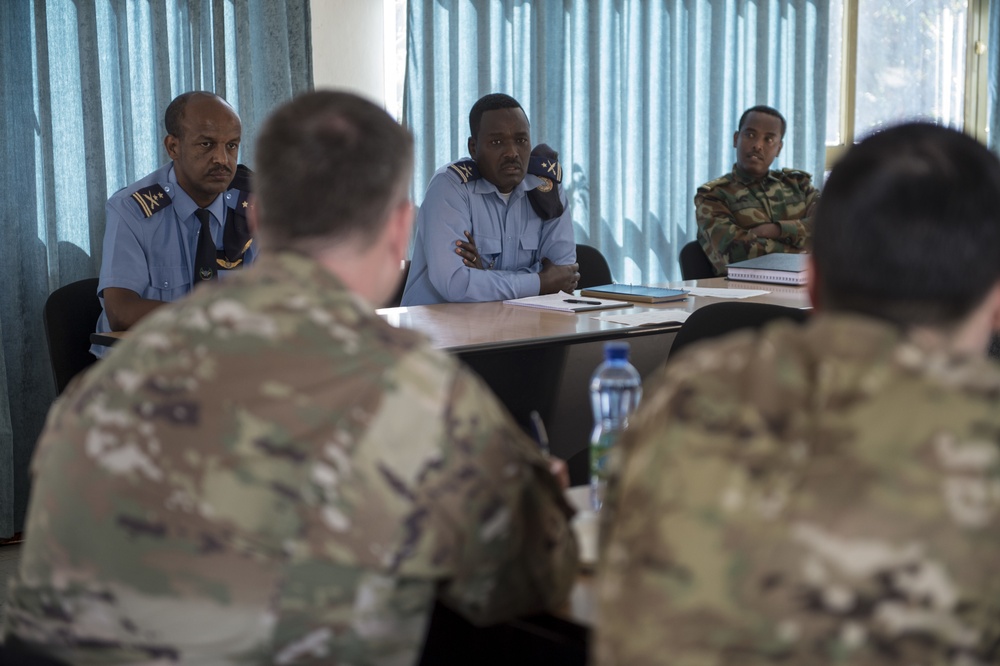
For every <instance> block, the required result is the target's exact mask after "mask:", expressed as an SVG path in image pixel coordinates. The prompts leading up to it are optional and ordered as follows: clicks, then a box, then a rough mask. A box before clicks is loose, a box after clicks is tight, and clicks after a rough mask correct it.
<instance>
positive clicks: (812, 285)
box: [806, 254, 823, 313]
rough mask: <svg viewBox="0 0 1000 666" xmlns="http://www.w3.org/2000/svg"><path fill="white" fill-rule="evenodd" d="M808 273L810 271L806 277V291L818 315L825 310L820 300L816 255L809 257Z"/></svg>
mask: <svg viewBox="0 0 1000 666" xmlns="http://www.w3.org/2000/svg"><path fill="white" fill-rule="evenodd" d="M806 271H808V273H807V276H806V291H808V292H809V300H810V301H811V302H812V306H813V313H816V312H819V311H821V310H822V309H823V303H822V301H821V299H820V291H821V290H820V284H819V274H818V273H817V272H816V257H815V256H814V255H811V254H810V255H809V261H808V262H807V263H806Z"/></svg>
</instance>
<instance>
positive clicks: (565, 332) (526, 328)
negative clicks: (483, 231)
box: [377, 278, 809, 355]
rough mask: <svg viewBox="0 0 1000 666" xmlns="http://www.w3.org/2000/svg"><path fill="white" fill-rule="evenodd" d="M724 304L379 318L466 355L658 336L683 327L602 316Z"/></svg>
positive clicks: (386, 313) (451, 310)
mask: <svg viewBox="0 0 1000 666" xmlns="http://www.w3.org/2000/svg"><path fill="white" fill-rule="evenodd" d="M659 286H667V287H672V288H675V289H685V288H691V287H705V288H711V289H723V290H747V289H753V290H765V291H769V292H770V293H769V294H767V295H764V296H755V297H753V298H752V299H750V300H751V301H752V302H755V303H770V304H774V305H782V306H786V307H793V308H805V307H809V299H808V296H807V294H806V289H805V287H795V286H789V285H771V284H762V283H753V282H736V281H730V280H727V279H726V278H711V279H704V280H689V281H686V282H671V283H666V284H664V285H659ZM720 300H727V299H725V298H716V297H706V296H689V297H688V298H687V299H686V300H684V301H675V302H669V303H660V304H645V303H635V304H633V306H632V307H629V308H614V309H606V310H591V311H587V312H580V313H575V314H574V313H565V312H559V311H555V310H544V309H540V308H528V307H517V306H512V305H505V304H504V303H503V301H492V302H487V303H441V304H438V305H419V306H411V307H397V308H383V309H380V310H377V313H378V315H379V316H380V317H382V319H384V320H385V321H386V322H388V323H389V324H391V325H393V326H395V327H397V328H409V329H414V330H417V331H420V332H421V333H423V334H424V335H426V336H427V337H429V338H430V340H431V343H432V344H433V345H434V346H435V347H437V348H438V349H444V350H447V351H449V352H452V353H455V354H460V355H462V354H472V353H477V352H491V351H503V350H511V349H517V350H524V349H532V348H536V347H546V346H550V345H553V344H562V343H580V342H588V341H591V342H592V341H603V340H613V339H620V338H626V339H627V338H632V337H635V336H647V335H658V334H662V333H664V332H671V331H676V330H677V329H678V328H680V324H679V323H677V322H665V323H660V324H653V325H642V326H629V325H624V324H617V323H611V322H608V321H606V320H603V319H599V318H598V317H600V316H602V315H607V314H614V313H628V314H633V313H635V314H638V313H640V312H648V311H655V310H664V309H672V310H673V309H680V310H684V311H686V312H694V311H695V310H697V309H698V308H700V307H703V306H705V305H707V304H709V303H712V302H719V301H720Z"/></svg>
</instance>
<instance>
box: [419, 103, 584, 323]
mask: <svg viewBox="0 0 1000 666" xmlns="http://www.w3.org/2000/svg"><path fill="white" fill-rule="evenodd" d="M469 131H470V133H471V135H470V136H469V155H470V156H471V158H470V159H465V160H459V161H458V162H453V163H452V164H448V165H445V166H444V167H442V168H441V169H439V170H438V171H437V173H435V174H434V177H433V178H432V179H431V182H430V185H428V186H427V194H426V195H425V197H424V202H423V204H422V205H421V206H420V212H419V213H418V215H417V234H416V238H415V239H414V243H413V261H412V263H411V264H410V272H409V275H408V277H407V280H406V289H405V291H404V292H403V300H402V304H403V305H428V304H432V303H468V302H478V301H501V300H505V299H508V298H522V297H525V296H537V295H539V294H551V293H555V292H558V291H573V290H574V289H576V285H577V282H578V281H579V279H580V272H579V265H578V264H577V263H576V241H575V240H574V238H573V220H572V219H571V218H570V213H569V210H568V209H567V207H566V195H565V194H564V193H563V189H562V185H560V183H561V181H562V167H561V166H560V165H559V161H558V155H557V154H556V153H555V151H553V150H552V149H551V148H549V147H548V146H546V145H545V144H540V145H539V146H536V148H535V150H532V149H531V128H530V126H529V124H528V117H527V115H525V113H524V109H522V108H521V105H520V104H519V103H518V102H517V100H515V99H514V98H513V97H510V96H509V95H503V94H500V93H493V94H490V95H485V96H483V97H482V98H480V99H479V100H478V101H477V102H476V103H475V104H474V105H473V107H472V110H471V111H470V112H469Z"/></svg>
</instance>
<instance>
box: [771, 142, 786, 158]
mask: <svg viewBox="0 0 1000 666" xmlns="http://www.w3.org/2000/svg"><path fill="white" fill-rule="evenodd" d="M784 147H785V142H784V141H781V140H779V141H778V149H777V150H776V151H774V156H775V157H777V156H778V155H780V154H781V149H782V148H784Z"/></svg>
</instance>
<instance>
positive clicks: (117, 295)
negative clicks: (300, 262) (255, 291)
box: [91, 91, 256, 356]
mask: <svg viewBox="0 0 1000 666" xmlns="http://www.w3.org/2000/svg"><path fill="white" fill-rule="evenodd" d="M164 124H165V126H166V131H167V136H166V138H165V139H164V146H166V149H167V154H168V155H170V157H171V162H169V163H168V164H165V165H164V166H162V167H160V168H159V169H157V170H156V171H154V172H153V173H151V174H149V175H148V176H146V177H145V178H142V179H141V180H139V181H137V182H135V183H133V184H131V185H129V186H128V187H125V188H123V189H121V190H119V191H118V192H116V193H115V194H114V195H112V196H111V198H110V199H108V203H107V216H108V220H107V227H106V229H105V233H104V258H103V261H102V264H101V278H100V284H99V285H98V288H97V290H98V291H97V293H98V296H100V297H101V303H102V304H103V306H104V311H103V312H102V313H101V316H100V319H99V320H98V322H97V331H98V332H105V331H124V330H127V329H128V328H129V327H131V326H132V325H133V324H135V322H137V321H138V320H139V319H141V318H142V317H143V316H145V315H146V314H147V313H149V312H150V311H152V310H154V309H155V308H157V307H159V306H160V305H162V304H163V303H168V302H170V301H175V300H177V299H178V298H180V297H182V296H184V295H185V294H187V293H188V292H190V291H191V289H192V288H193V286H194V284H195V283H196V281H199V282H200V281H202V280H212V279H215V277H216V275H217V274H218V273H220V272H224V271H226V270H232V269H235V268H241V267H242V266H243V265H244V264H249V263H252V262H253V260H254V257H255V255H256V247H255V246H254V244H253V240H252V238H251V235H250V230H249V225H248V223H247V220H246V210H247V208H248V207H249V206H250V202H249V201H248V200H247V196H248V194H249V192H248V189H249V187H248V184H247V183H246V182H245V181H246V176H245V174H244V171H245V168H244V167H240V168H239V169H237V164H236V157H237V153H238V152H239V145H240V136H241V133H242V126H241V123H240V118H239V116H238V115H237V114H236V112H235V111H234V110H233V108H232V107H231V106H230V105H229V104H228V103H227V102H226V101H225V100H224V99H222V98H221V97H219V96H217V95H214V94H212V93H207V92H200V91H196V92H189V93H184V94H183V95H180V96H178V97H177V98H176V99H174V101H172V102H171V103H170V105H169V106H168V107H167V111H166V114H165V118H164ZM237 176H239V177H237ZM199 211H207V216H206V215H205V213H203V212H199ZM201 217H207V224H208V228H209V229H210V230H211V237H212V240H211V243H209V242H208V241H206V245H207V246H208V252H209V253H210V256H209V257H208V260H207V261H210V262H212V266H211V269H210V270H209V269H206V268H205V267H204V266H202V265H201V264H203V263H204V262H201V264H200V263H199V261H198V259H197V255H198V250H199V243H198V241H199V236H200V234H201V229H202V226H203V225H202V222H201ZM212 250H214V253H213V252H212ZM211 254H214V255H215V256H211ZM199 272H200V277H199V275H198V273H199ZM107 351H108V348H107V347H104V346H101V345H94V346H92V347H91V352H92V353H93V354H95V355H96V356H103V355H104V354H105V353H106V352H107Z"/></svg>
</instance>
